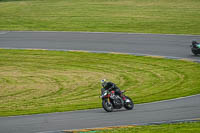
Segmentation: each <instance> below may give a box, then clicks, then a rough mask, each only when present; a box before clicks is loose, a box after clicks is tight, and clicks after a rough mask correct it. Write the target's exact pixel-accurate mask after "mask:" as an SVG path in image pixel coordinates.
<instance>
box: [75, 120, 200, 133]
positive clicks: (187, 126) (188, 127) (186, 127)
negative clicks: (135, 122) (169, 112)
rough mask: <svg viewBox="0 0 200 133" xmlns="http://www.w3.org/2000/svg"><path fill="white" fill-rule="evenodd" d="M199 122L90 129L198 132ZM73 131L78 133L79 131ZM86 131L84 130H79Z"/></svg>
mask: <svg viewBox="0 0 200 133" xmlns="http://www.w3.org/2000/svg"><path fill="white" fill-rule="evenodd" d="M199 127H200V122H186V123H176V124H174V123H173V124H161V125H148V126H130V127H128V126H127V127H126V128H116V129H112V130H111V129H110V130H101V131H100V130H99V131H98V130H97V131H91V132H95V133H199V132H200V128H199ZM73 133H80V132H79V131H77V132H73ZM81 133H86V132H84V131H83V132H81Z"/></svg>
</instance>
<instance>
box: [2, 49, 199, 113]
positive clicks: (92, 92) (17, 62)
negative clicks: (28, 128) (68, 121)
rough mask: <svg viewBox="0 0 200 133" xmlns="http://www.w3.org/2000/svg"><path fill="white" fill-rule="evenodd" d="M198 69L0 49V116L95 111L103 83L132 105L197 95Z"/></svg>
mask: <svg viewBox="0 0 200 133" xmlns="http://www.w3.org/2000/svg"><path fill="white" fill-rule="evenodd" d="M199 70H200V64H198V63H194V62H189V61H177V60H169V59H160V58H152V57H140V56H139V57H137V56H133V55H121V54H97V53H85V52H64V51H45V50H5V49H0V116H8V115H22V114H34V113H47V112H62V111H69V110H80V109H90V108H100V107H101V99H99V95H100V89H101V84H100V80H101V79H104V78H106V79H108V80H110V81H112V82H114V83H116V84H117V85H118V86H119V87H120V88H121V89H122V90H127V93H126V95H128V96H130V97H131V98H132V99H133V100H134V101H135V103H144V102H152V101H158V100H164V99H171V98H177V97H181V96H188V95H193V94H199V93H200V86H199V84H200V81H199V80H197V79H200V71H199Z"/></svg>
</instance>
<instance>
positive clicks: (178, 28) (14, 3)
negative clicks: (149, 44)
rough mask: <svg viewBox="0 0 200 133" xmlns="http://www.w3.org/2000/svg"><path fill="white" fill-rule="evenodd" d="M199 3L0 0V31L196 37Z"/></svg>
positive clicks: (172, 0)
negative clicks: (187, 35)
mask: <svg viewBox="0 0 200 133" xmlns="http://www.w3.org/2000/svg"><path fill="white" fill-rule="evenodd" d="M199 5H200V1H199V0H0V30H29V31H32V30H34V31H36V30H37V31H40V30H43V31H49V30H50V31H90V32H95V31H98V32H134V33H168V34H169V33H170V34H200V31H199V30H197V29H200V19H199V18H200V8H199Z"/></svg>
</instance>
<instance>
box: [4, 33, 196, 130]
mask: <svg viewBox="0 0 200 133" xmlns="http://www.w3.org/2000/svg"><path fill="white" fill-rule="evenodd" d="M192 40H197V41H200V36H195V35H158V34H126V33H86V32H85V33H81V32H7V31H5V32H4V31H1V32H0V48H19V49H21V48H27V49H50V50H86V51H95V52H122V53H131V54H136V55H155V56H165V57H168V58H177V59H181V58H188V59H192V60H196V61H200V56H193V55H192V53H191V51H190V47H189V45H190V44H191V41H192ZM133 100H134V99H133ZM199 119H200V94H199V95H195V96H189V97H185V98H178V99H173V100H166V101H160V102H154V103H147V104H137V105H135V108H134V110H131V111H125V110H123V109H122V110H119V111H115V112H112V113H107V112H105V111H104V110H103V109H93V110H83V111H74V112H62V113H50V114H38V115H25V116H11V117H0V133H35V132H46V131H62V130H68V129H81V128H93V127H104V126H117V125H131V124H136V125H137V124H148V123H157V122H158V123H159V122H173V121H177V120H199Z"/></svg>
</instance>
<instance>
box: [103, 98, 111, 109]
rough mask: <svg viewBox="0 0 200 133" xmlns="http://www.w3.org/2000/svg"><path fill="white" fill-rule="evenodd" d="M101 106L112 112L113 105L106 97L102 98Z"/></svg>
mask: <svg viewBox="0 0 200 133" xmlns="http://www.w3.org/2000/svg"><path fill="white" fill-rule="evenodd" d="M102 106H103V108H104V110H105V111H107V112H112V111H113V105H112V103H110V102H108V99H103V101H102Z"/></svg>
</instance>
